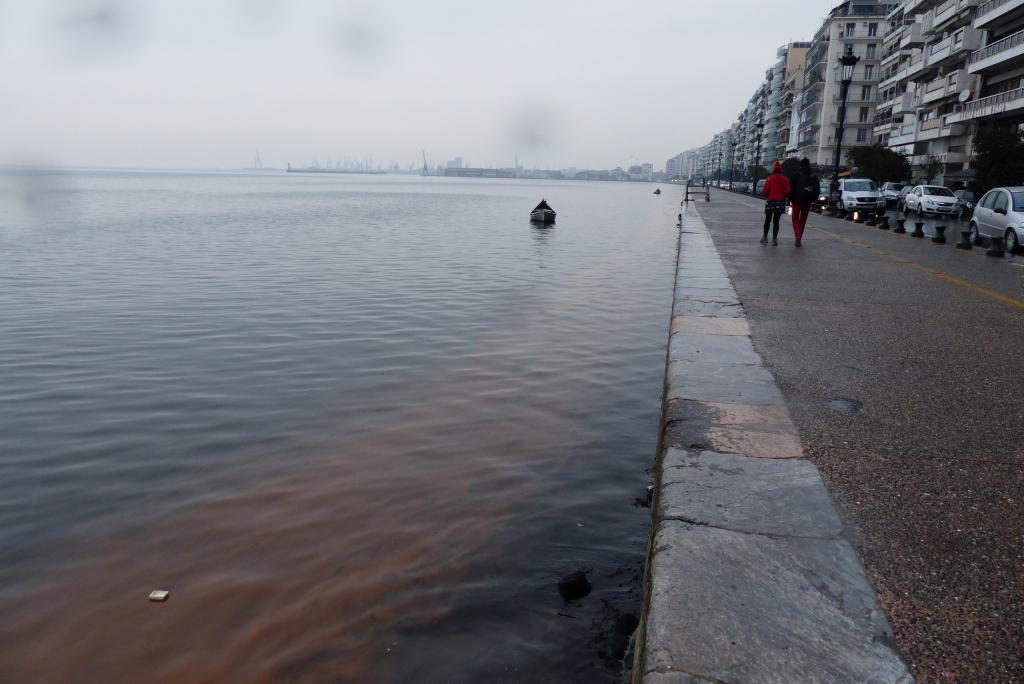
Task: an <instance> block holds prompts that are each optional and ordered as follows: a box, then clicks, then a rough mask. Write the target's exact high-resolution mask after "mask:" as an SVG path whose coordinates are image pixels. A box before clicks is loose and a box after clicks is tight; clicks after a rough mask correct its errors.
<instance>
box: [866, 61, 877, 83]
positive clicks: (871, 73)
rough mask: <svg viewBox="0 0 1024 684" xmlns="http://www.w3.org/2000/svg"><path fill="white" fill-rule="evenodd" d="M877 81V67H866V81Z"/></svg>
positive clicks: (868, 65)
mask: <svg viewBox="0 0 1024 684" xmlns="http://www.w3.org/2000/svg"><path fill="white" fill-rule="evenodd" d="M874 79H875V67H874V66H873V65H871V64H865V65H864V80H865V81H873V80H874Z"/></svg>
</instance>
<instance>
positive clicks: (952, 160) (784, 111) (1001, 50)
mask: <svg viewBox="0 0 1024 684" xmlns="http://www.w3.org/2000/svg"><path fill="white" fill-rule="evenodd" d="M847 54H853V55H856V56H857V57H859V58H860V61H859V62H858V63H857V65H856V67H855V68H854V71H853V78H852V81H851V83H850V87H849V91H848V96H847V112H846V119H845V122H846V123H845V133H844V136H843V140H842V147H843V149H847V148H848V147H850V146H853V145H866V144H872V143H879V144H882V145H885V146H887V147H889V148H890V149H893V150H895V151H897V152H899V153H901V154H904V155H906V156H907V158H908V160H909V161H910V163H911V166H912V169H913V175H914V177H915V178H921V179H926V180H929V181H934V182H943V181H944V180H946V179H947V178H948V177H950V176H952V177H953V178H963V177H969V176H970V175H971V167H972V164H973V162H974V154H973V148H972V142H973V137H974V133H975V132H976V131H977V130H978V129H979V128H980V127H985V126H1008V127H1013V128H1015V129H1022V124H1024V0H900V1H899V2H895V1H889V2H885V1H880V0H846V2H843V3H841V4H839V5H838V6H837V7H836V8H835V9H833V10H832V11H831V12H830V13H829V15H828V17H827V18H826V19H825V21H824V22H823V23H822V25H821V27H820V28H819V29H818V31H817V33H816V34H815V35H814V37H813V39H812V40H810V41H808V42H794V43H790V44H788V45H785V46H783V47H781V48H779V50H778V52H777V53H776V60H775V62H774V63H773V64H772V66H771V67H770V68H769V69H767V71H766V72H765V78H764V81H763V82H762V83H761V84H760V85H759V86H758V87H757V89H756V90H755V91H754V94H753V95H752V96H751V98H750V100H749V101H748V103H747V106H746V108H745V109H743V110H742V111H741V112H740V113H739V116H738V117H737V118H736V121H735V122H734V123H733V124H732V126H730V127H729V128H727V129H725V130H723V131H722V132H720V133H718V134H716V135H715V136H714V137H713V138H712V139H711V141H709V142H708V143H707V144H706V145H704V146H703V147H699V148H695V149H691V150H687V151H685V152H683V153H681V154H679V155H677V156H675V157H673V158H671V159H669V160H668V161H667V162H666V175H667V176H668V177H670V178H671V177H682V178H716V177H717V174H718V173H719V172H720V169H721V170H723V171H722V173H723V174H724V177H727V176H728V175H729V171H730V170H735V171H734V172H735V173H736V174H737V175H738V176H741V175H745V173H746V172H747V170H748V169H752V168H753V165H754V163H755V161H756V160H758V159H760V163H761V165H762V166H763V165H766V164H767V163H768V162H770V161H771V160H774V159H783V158H786V157H798V158H802V157H807V158H808V159H810V160H811V162H812V163H814V164H818V165H820V166H822V167H828V168H830V167H831V165H832V162H833V155H834V153H835V149H836V142H837V137H838V130H837V129H838V124H839V108H840V99H841V78H842V76H841V67H840V64H839V59H840V57H842V56H843V55H847ZM845 161H846V160H845V159H843V160H842V162H843V163H845Z"/></svg>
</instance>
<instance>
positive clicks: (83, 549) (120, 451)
mask: <svg viewBox="0 0 1024 684" xmlns="http://www.w3.org/2000/svg"><path fill="white" fill-rule="evenodd" d="M52 180H53V179H47V181H46V182H45V183H43V184H42V185H40V186H39V188H42V189H38V188H37V189H36V190H35V191H34V192H33V203H32V205H31V206H28V205H26V204H25V203H23V202H19V200H18V197H19V196H20V194H17V193H14V192H12V191H11V187H12V185H15V184H16V183H24V179H14V178H11V177H8V178H6V179H5V180H4V183H5V185H4V194H3V196H2V197H3V200H4V201H5V202H6V203H7V207H8V209H9V210H8V211H5V212H4V213H3V214H2V216H3V217H0V250H2V253H3V254H4V255H5V259H7V261H8V264H7V267H6V268H5V270H4V271H5V272H4V274H3V275H2V276H0V277H2V278H3V281H4V287H3V288H2V290H0V327H2V328H3V329H4V330H5V331H6V332H5V335H4V336H3V337H2V338H0V355H2V358H3V361H4V363H3V364H2V365H0V417H2V420H3V425H4V429H3V431H2V432H0V502H2V503H0V561H2V575H0V580H2V584H3V587H4V588H3V589H2V590H0V601H2V605H0V609H2V610H3V611H4V616H5V619H4V621H3V624H2V626H0V680H3V681H40V682H51V681H52V682H64V681H95V682H109V681H166V682H180V681H209V682H222V681H268V682H270V681H335V680H345V681H364V682H372V681H574V680H575V681H600V680H613V679H615V673H614V669H613V668H610V667H609V666H608V664H607V663H606V662H605V661H606V659H607V658H606V656H607V650H608V646H607V643H606V641H605V636H606V634H607V632H608V630H609V629H610V628H611V622H613V621H614V618H615V615H616V612H617V611H623V612H628V611H630V610H635V609H636V605H637V601H638V594H637V591H638V584H637V582H636V578H637V573H638V572H639V571H640V569H641V567H642V562H643V550H644V543H645V541H646V537H645V535H646V529H647V520H648V515H647V511H645V510H643V509H636V508H634V507H633V506H632V505H631V502H632V501H633V499H634V497H636V496H638V495H642V493H643V489H644V486H645V485H646V484H647V479H648V473H647V472H645V471H646V470H647V469H648V468H649V467H650V466H651V465H652V463H653V455H654V446H655V439H656V436H657V424H658V411H659V398H660V392H661V386H662V371H663V363H664V345H665V341H666V330H667V324H668V315H669V307H670V301H671V288H672V271H673V263H674V242H675V233H674V230H673V227H672V226H673V223H674V221H673V217H674V215H675V213H677V210H676V208H675V207H674V206H672V205H673V204H675V201H676V200H675V194H674V193H665V195H663V196H662V197H661V198H652V197H651V195H650V192H649V190H650V189H649V186H646V185H638V186H628V185H602V184H576V183H564V184H552V185H541V184H531V183H527V182H498V181H456V180H448V179H420V178H404V179H403V178H394V177H387V178H358V177H356V178H317V177H285V176H243V175H217V174H143V173H139V174H120V173H119V174H104V173H92V174H79V175H75V176H70V177H61V179H60V181H61V182H59V183H54V182H52ZM539 196H547V197H548V199H549V200H551V202H552V204H554V205H555V206H556V208H557V209H558V210H559V222H558V224H557V225H556V226H555V227H551V228H537V227H532V226H530V225H529V224H528V223H527V222H526V221H525V213H526V212H525V211H524V207H525V208H526V210H528V209H529V208H530V207H532V206H533V204H535V203H536V201H537V198H538V197H539ZM531 202H532V204H531ZM39 207H43V210H39ZM69 217H73V218H69ZM576 567H586V568H589V569H590V573H591V577H592V581H593V583H594V588H595V590H594V593H593V594H592V595H591V596H590V597H588V598H587V599H585V600H584V601H583V602H581V603H579V604H577V605H568V606H567V605H565V604H563V603H562V602H561V599H560V598H559V597H558V594H557V590H556V582H557V579H558V577H559V576H560V575H561V574H564V573H566V572H568V571H570V570H573V569H575V568H576ZM158 587H159V588H169V589H171V591H172V594H171V599H170V601H169V602H168V603H166V604H162V605H157V604H150V603H147V602H146V599H145V597H146V594H147V593H148V592H149V591H150V590H152V589H155V588H158Z"/></svg>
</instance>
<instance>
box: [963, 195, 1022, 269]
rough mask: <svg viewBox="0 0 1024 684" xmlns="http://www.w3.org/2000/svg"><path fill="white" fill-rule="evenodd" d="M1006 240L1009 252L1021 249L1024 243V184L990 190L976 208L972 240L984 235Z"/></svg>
mask: <svg viewBox="0 0 1024 684" xmlns="http://www.w3.org/2000/svg"><path fill="white" fill-rule="evenodd" d="M982 236H984V237H1001V238H1005V239H1006V251H1008V252H1010V253H1011V254H1012V253H1014V252H1016V251H1018V250H1019V249H1020V246H1021V244H1022V243H1024V187H1018V188H995V189H994V190H989V191H988V192H987V193H985V195H984V196H983V197H982V198H981V201H980V202H978V204H976V205H975V207H974V216H972V217H971V241H972V242H974V243H975V244H978V243H979V242H980V241H981V237H982Z"/></svg>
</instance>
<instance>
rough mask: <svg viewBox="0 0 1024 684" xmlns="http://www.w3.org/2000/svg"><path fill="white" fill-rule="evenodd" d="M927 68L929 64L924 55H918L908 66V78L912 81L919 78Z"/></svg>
mask: <svg viewBox="0 0 1024 684" xmlns="http://www.w3.org/2000/svg"><path fill="white" fill-rule="evenodd" d="M926 66H928V63H927V61H926V60H925V58H924V53H923V52H922V53H920V54H918V55H916V56H915V57H914V58H913V59H911V60H910V64H909V65H907V72H906V78H908V79H910V78H914V77H915V76H919V75H920V74H921V73H922V72H923V71H924V69H925V67H926Z"/></svg>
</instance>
